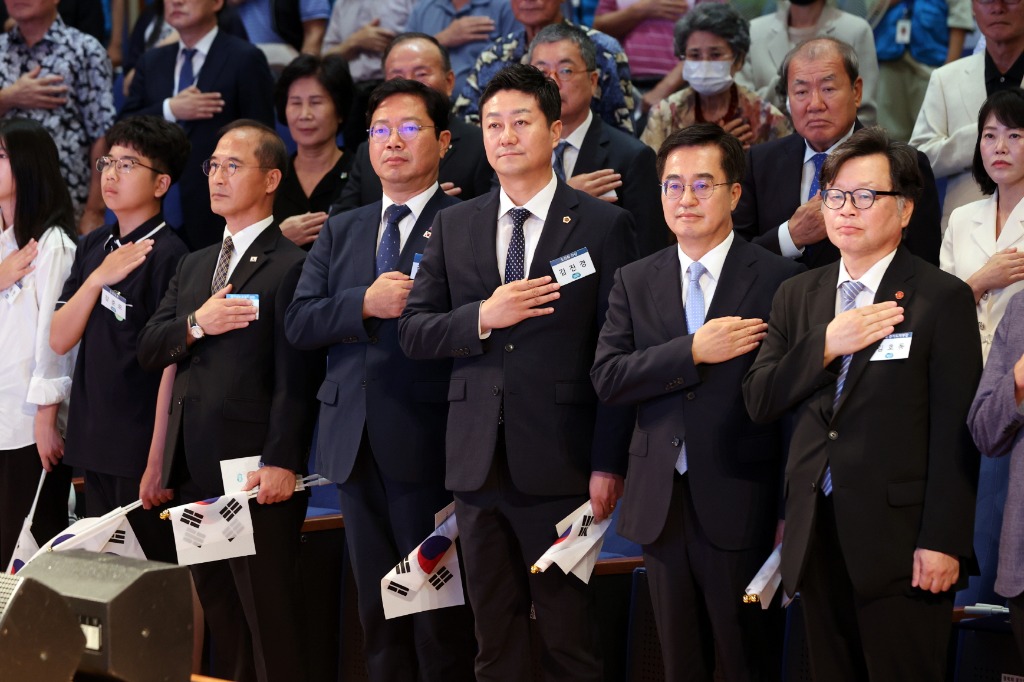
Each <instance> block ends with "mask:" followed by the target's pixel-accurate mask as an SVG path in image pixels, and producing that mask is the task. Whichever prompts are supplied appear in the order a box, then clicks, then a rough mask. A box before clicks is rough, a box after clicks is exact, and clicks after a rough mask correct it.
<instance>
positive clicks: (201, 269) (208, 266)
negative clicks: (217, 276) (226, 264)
mask: <svg viewBox="0 0 1024 682" xmlns="http://www.w3.org/2000/svg"><path fill="white" fill-rule="evenodd" d="M220 248H221V247H220V243H217V244H214V245H213V246H211V247H209V248H207V249H206V251H201V252H199V253H200V254H201V255H200V256H199V259H200V260H199V266H198V267H197V268H196V269H197V271H198V278H197V281H196V282H193V283H191V286H192V294H193V301H192V302H193V305H194V307H193V309H194V310H198V309H199V308H200V307H202V305H203V303H205V302H206V300H207V299H208V298H210V294H211V293H212V292H211V291H210V287H211V286H213V271H214V269H216V267H217V259H218V258H220Z"/></svg>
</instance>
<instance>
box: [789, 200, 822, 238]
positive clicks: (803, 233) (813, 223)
mask: <svg viewBox="0 0 1024 682" xmlns="http://www.w3.org/2000/svg"><path fill="white" fill-rule="evenodd" d="M789 236H790V237H792V239H793V243H794V244H795V245H796V246H797V247H798V248H801V249H802V248H803V247H805V246H807V245H808V244H817V243H818V242H820V241H821V240H822V239H824V238H825V237H826V236H828V233H827V232H826V231H825V216H823V215H822V214H821V196H816V197H813V198H812V199H810V200H809V201H808V202H807V203H806V204H803V205H802V206H800V208H798V209H797V210H796V213H794V214H793V217H792V218H790V219H789Z"/></svg>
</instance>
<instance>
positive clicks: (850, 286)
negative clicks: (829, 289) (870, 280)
mask: <svg viewBox="0 0 1024 682" xmlns="http://www.w3.org/2000/svg"><path fill="white" fill-rule="evenodd" d="M862 291H864V285H863V284H862V283H861V282H857V281H854V280H848V281H846V282H843V283H842V284H840V285H839V294H840V297H841V300H842V311H843V312H846V311H847V310H853V307H854V304H855V303H856V302H857V296H859V295H860V292H862Z"/></svg>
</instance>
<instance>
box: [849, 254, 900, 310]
mask: <svg viewBox="0 0 1024 682" xmlns="http://www.w3.org/2000/svg"><path fill="white" fill-rule="evenodd" d="M895 257H896V249H893V250H892V251H890V252H889V253H888V254H886V255H885V256H882V258H880V259H879V260H878V262H877V263H875V264H874V265H872V266H871V267H870V268H868V271H867V272H865V273H864V274H863V275H862V276H861V277H860V279H857V280H854V279H853V277H850V273H849V272H847V271H846V263H845V262H843V259H842V258H840V259H839V278H838V280H837V281H836V315H838V314H839V313H841V312H842V311H843V296H842V293H841V292H840V290H839V287H840V286H842V284H843V282H853V281H857V282H860V283H861V284H863V285H864V288H863V289H861V290H860V293H859V294H857V298H856V299H854V303H853V307H854V308H863V307H864V306H866V305H871V304H872V303H874V302H875V294H877V293H878V287H879V285H881V284H882V277H883V276H884V275H885V271H886V270H888V269H889V264H890V263H892V259H893V258H895ZM879 303H881V301H879Z"/></svg>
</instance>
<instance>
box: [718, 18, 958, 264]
mask: <svg viewBox="0 0 1024 682" xmlns="http://www.w3.org/2000/svg"><path fill="white" fill-rule="evenodd" d="M781 74H782V82H783V83H784V84H785V87H786V92H787V94H788V98H789V110H790V114H791V115H792V116H793V128H794V129H795V131H796V132H794V133H793V134H792V135H789V136H788V137H784V138H782V139H779V140H772V141H771V142H765V143H764V144H759V145H755V146H753V147H751V149H750V151H749V152H748V153H747V174H746V177H745V178H744V179H743V195H742V196H741V197H740V203H739V205H738V206H737V207H736V211H735V212H734V213H733V221H734V222H735V224H736V231H737V232H739V234H740V235H741V236H743V237H744V238H746V239H748V240H750V241H752V242H754V243H755V244H760V245H761V246H763V247H765V248H766V249H768V250H769V251H772V252H774V253H779V254H782V255H783V256H787V257H789V258H796V259H797V260H799V261H800V262H801V263H803V264H804V265H806V266H807V267H809V268H816V267H819V266H821V265H827V264H829V263H833V262H835V261H836V260H837V259H838V258H839V251H838V250H837V249H836V247H835V246H833V245H832V243H831V242H829V240H828V239H827V238H826V236H825V221H824V219H823V217H822V211H821V197H820V196H819V194H818V191H819V189H820V186H821V185H820V182H819V179H818V174H819V173H820V171H821V166H822V164H823V163H824V162H825V159H826V158H827V157H828V155H829V153H830V152H831V151H832V150H833V149H835V148H836V146H837V145H838V144H839V143H840V142H843V141H844V140H846V139H847V138H849V137H850V135H852V134H853V131H855V130H858V129H859V128H861V127H862V126H861V123H860V121H858V120H857V107H858V105H859V104H860V102H861V95H862V91H863V81H862V79H861V77H860V76H859V75H858V56H857V53H856V52H854V50H853V48H852V47H850V46H849V45H847V44H846V43H844V42H842V41H839V40H835V39H833V38H817V39H815V40H811V41H808V42H806V43H803V44H801V45H800V46H799V47H797V48H795V49H793V50H792V51H791V52H790V53H789V54H788V55H787V56H786V59H785V60H784V61H783V63H782V68H781ZM917 161H918V167H919V172H920V174H921V177H922V182H923V187H924V192H923V193H922V195H921V198H920V200H919V201H918V202H917V203H916V205H915V208H914V215H913V217H912V218H911V222H910V227H909V228H907V235H906V244H907V248H908V249H910V251H911V252H912V253H913V254H915V255H917V256H920V257H921V258H924V259H925V260H927V261H928V262H929V263H933V264H935V265H938V263H939V245H940V243H941V235H940V233H939V201H938V192H937V191H936V189H935V178H934V177H933V176H932V172H931V168H930V167H929V165H928V159H927V158H926V157H925V156H924V154H918V155H917Z"/></svg>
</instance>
